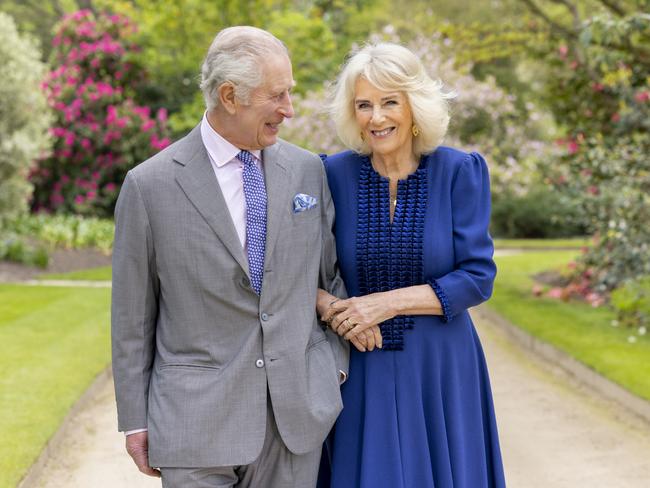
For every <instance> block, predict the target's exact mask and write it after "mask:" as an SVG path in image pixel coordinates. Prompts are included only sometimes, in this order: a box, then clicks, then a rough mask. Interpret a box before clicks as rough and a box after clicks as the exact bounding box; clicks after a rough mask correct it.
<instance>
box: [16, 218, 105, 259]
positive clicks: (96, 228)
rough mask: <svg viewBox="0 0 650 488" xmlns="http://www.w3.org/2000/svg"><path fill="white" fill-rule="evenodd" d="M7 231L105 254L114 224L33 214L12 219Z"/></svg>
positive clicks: (88, 219) (33, 239)
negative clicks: (91, 249) (92, 249)
mask: <svg viewBox="0 0 650 488" xmlns="http://www.w3.org/2000/svg"><path fill="white" fill-rule="evenodd" d="M9 231H10V232H11V233H12V234H14V235H17V236H19V237H22V238H26V239H28V240H30V241H36V242H41V243H42V244H44V245H46V246H48V247H59V248H66V249H82V248H94V249H98V250H100V251H102V252H104V253H106V254H109V253H110V251H111V249H112V246H113V234H114V231H115V225H114V223H113V220H112V219H99V218H95V217H83V216H79V215H47V214H37V215H31V216H28V217H23V218H20V219H16V220H14V221H13V222H12V223H11V225H10V227H9Z"/></svg>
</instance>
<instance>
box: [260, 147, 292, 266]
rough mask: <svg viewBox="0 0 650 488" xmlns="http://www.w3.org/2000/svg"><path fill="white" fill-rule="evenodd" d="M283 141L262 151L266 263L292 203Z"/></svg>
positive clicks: (289, 173)
mask: <svg viewBox="0 0 650 488" xmlns="http://www.w3.org/2000/svg"><path fill="white" fill-rule="evenodd" d="M283 152H284V151H283V150H282V143H280V142H278V143H276V144H274V145H272V146H269V147H268V148H266V149H264V150H263V151H262V159H263V161H264V179H265V181H266V195H267V198H268V203H267V217H266V251H265V256H266V263H265V264H268V263H269V260H270V257H271V255H272V253H273V248H274V247H275V243H276V241H277V239H278V234H279V233H280V230H281V229H282V228H284V222H283V220H284V218H285V216H286V215H288V214H289V207H290V205H291V197H292V195H291V188H292V185H291V172H290V171H289V169H288V168H287V166H286V163H285V162H284V161H283V160H282V154H283Z"/></svg>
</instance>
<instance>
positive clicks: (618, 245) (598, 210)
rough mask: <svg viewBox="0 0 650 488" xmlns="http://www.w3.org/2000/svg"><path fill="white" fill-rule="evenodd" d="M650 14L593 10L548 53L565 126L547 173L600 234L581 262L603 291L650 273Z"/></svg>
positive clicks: (593, 285) (593, 287)
mask: <svg viewBox="0 0 650 488" xmlns="http://www.w3.org/2000/svg"><path fill="white" fill-rule="evenodd" d="M649 34H650V17H648V16H647V15H645V14H632V15H629V16H627V17H622V18H614V17H612V16H611V15H608V14H603V15H601V16H597V17H593V18H592V19H590V20H589V21H588V22H586V23H585V25H584V26H583V28H582V32H581V33H580V36H579V42H574V43H562V44H560V45H559V47H558V49H557V51H556V52H554V53H552V55H551V58H550V60H551V67H552V68H553V71H552V73H551V76H549V80H548V88H549V93H550V98H551V100H553V104H552V106H553V108H554V111H555V112H556V115H557V117H558V118H560V117H561V120H563V121H564V122H565V124H566V126H567V127H568V133H567V136H566V138H564V139H563V140H562V141H560V143H561V146H562V147H563V150H564V157H563V162H564V163H565V164H564V165H562V166H555V167H553V168H550V171H549V173H550V177H551V179H552V180H553V181H554V182H555V184H556V185H557V187H558V188H559V189H561V190H563V191H564V193H565V194H567V195H570V196H571V197H573V198H574V199H575V200H576V201H577V202H578V204H579V206H580V208H581V211H582V212H583V213H584V215H585V216H586V217H587V220H588V223H589V226H590V230H591V232H592V233H593V234H594V235H595V236H596V237H595V239H594V243H593V245H592V246H591V247H590V248H589V249H588V250H587V251H586V252H585V253H584V254H583V256H582V257H581V259H580V261H579V262H578V266H577V267H576V280H579V279H581V278H580V277H581V276H583V275H584V273H585V272H586V271H589V284H590V292H595V293H599V294H605V293H607V292H608V291H610V290H612V289H614V288H616V287H617V286H619V284H621V283H622V282H624V281H625V280H629V279H635V278H637V277H640V276H643V275H648V274H650V225H648V222H650V159H649V158H648V154H650V77H648V73H650V51H649V50H648V43H647V39H648V36H649Z"/></svg>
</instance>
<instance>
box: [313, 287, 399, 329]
mask: <svg viewBox="0 0 650 488" xmlns="http://www.w3.org/2000/svg"><path fill="white" fill-rule="evenodd" d="M391 303H392V301H391V300H390V298H389V293H385V292H380V293H371V294H370V295H365V296H362V297H353V298H348V299H347V300H337V301H336V302H334V303H332V304H331V306H330V307H329V308H328V310H327V312H326V313H325V314H324V315H323V320H325V321H326V322H329V323H330V327H332V329H333V330H334V331H335V332H336V333H337V334H339V335H340V336H343V337H345V339H348V340H351V339H352V338H353V337H355V336H357V335H359V334H360V333H362V332H364V331H366V330H368V329H370V328H371V327H373V326H378V325H379V324H380V323H381V322H384V321H385V320H388V319H391V318H393V317H394V316H395V315H396V313H395V312H394V309H393V307H392V305H391ZM373 335H374V334H373ZM366 337H367V336H366Z"/></svg>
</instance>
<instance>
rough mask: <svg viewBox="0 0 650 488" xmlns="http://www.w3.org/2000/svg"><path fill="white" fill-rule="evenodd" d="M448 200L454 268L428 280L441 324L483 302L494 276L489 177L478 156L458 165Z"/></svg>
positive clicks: (484, 165)
mask: <svg viewBox="0 0 650 488" xmlns="http://www.w3.org/2000/svg"><path fill="white" fill-rule="evenodd" d="M451 200H452V201H451V208H452V225H453V239H454V256H455V266H454V268H455V269H454V270H453V271H452V272H450V273H447V274H446V275H444V276H442V277H440V278H437V279H430V280H428V283H429V284H430V285H431V287H432V288H433V291H434V292H435V293H436V295H437V296H438V299H439V300H440V303H441V304H442V308H443V320H444V321H445V322H448V321H449V320H451V319H452V318H454V316H455V315H457V314H458V313H461V312H463V311H464V310H467V309H468V308H469V307H473V306H475V305H478V304H479V303H481V302H484V301H485V300H487V299H488V298H489V297H490V295H491V294H492V284H493V283H494V278H495V276H496V265H495V264H494V260H493V259H492V256H493V254H494V246H493V243H492V238H491V237H490V234H489V232H488V227H489V224H490V177H489V174H488V169H487V164H486V163H485V160H484V159H483V157H482V156H481V155H480V154H478V153H475V152H473V153H471V154H468V155H467V158H466V159H465V160H464V161H463V163H462V164H461V165H460V166H459V168H458V170H457V172H456V174H455V176H454V178H453V180H452V185H451Z"/></svg>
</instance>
